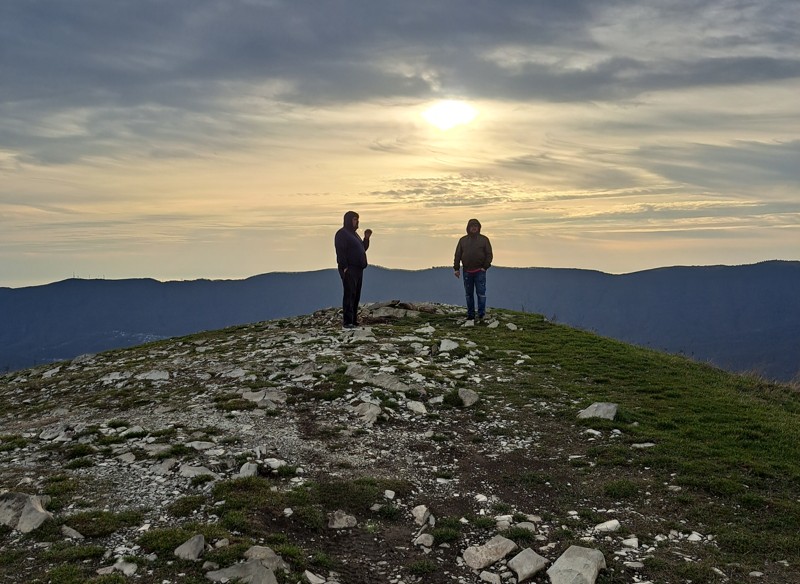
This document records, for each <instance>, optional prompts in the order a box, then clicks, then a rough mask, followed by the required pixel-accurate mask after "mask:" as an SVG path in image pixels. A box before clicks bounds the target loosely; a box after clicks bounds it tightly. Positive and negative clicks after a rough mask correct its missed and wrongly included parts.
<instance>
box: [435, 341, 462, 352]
mask: <svg viewBox="0 0 800 584" xmlns="http://www.w3.org/2000/svg"><path fill="white" fill-rule="evenodd" d="M455 349H458V343H457V342H456V341H453V340H450V339H442V342H441V343H439V352H440V353H449V352H450V351H454V350H455Z"/></svg>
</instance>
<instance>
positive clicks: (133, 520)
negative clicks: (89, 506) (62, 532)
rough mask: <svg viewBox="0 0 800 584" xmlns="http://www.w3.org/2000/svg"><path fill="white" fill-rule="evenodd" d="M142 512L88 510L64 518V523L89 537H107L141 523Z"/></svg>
mask: <svg viewBox="0 0 800 584" xmlns="http://www.w3.org/2000/svg"><path fill="white" fill-rule="evenodd" d="M141 521H142V513H141V512H139V511H123V512H120V513H111V512H109V511H86V512H83V513H77V514H75V515H71V516H69V517H67V518H65V519H64V523H65V524H66V525H68V526H69V527H71V528H72V529H74V530H76V531H77V532H78V533H80V534H81V535H83V536H84V537H87V538H92V537H105V536H107V535H111V534H112V533H114V532H116V531H118V530H120V529H123V528H126V527H133V526H136V525H139V523H140V522H141Z"/></svg>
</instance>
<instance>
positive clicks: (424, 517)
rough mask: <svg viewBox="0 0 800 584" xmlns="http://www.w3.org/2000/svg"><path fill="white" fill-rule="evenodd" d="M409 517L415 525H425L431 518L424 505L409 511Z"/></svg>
mask: <svg viewBox="0 0 800 584" xmlns="http://www.w3.org/2000/svg"><path fill="white" fill-rule="evenodd" d="M411 515H412V516H413V517H414V521H415V522H416V524H417V525H425V523H427V521H428V519H429V518H430V516H431V512H430V511H429V510H428V508H427V507H426V506H425V505H417V506H416V507H414V508H413V509H412V510H411Z"/></svg>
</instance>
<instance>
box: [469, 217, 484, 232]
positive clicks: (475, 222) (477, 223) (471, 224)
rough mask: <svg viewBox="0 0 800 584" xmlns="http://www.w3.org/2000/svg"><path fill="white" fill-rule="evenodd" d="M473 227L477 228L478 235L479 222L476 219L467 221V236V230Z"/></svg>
mask: <svg viewBox="0 0 800 584" xmlns="http://www.w3.org/2000/svg"><path fill="white" fill-rule="evenodd" d="M473 225H477V226H478V233H480V232H481V222H480V221H478V220H477V219H470V220H469V221H467V235H469V228H470V227H471V226H473Z"/></svg>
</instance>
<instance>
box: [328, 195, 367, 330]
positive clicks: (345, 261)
mask: <svg viewBox="0 0 800 584" xmlns="http://www.w3.org/2000/svg"><path fill="white" fill-rule="evenodd" d="M356 231H358V213H356V212H355V211H348V212H347V213H345V214H344V225H342V228H341V229H339V231H337V232H336V236H335V237H334V240H333V243H334V246H335V247H336V265H337V266H338V268H339V277H340V278H341V279H342V287H343V288H344V293H343V295H342V327H343V328H346V329H354V328H356V327H357V326H358V303H359V302H360V301H361V283H362V280H363V275H364V269H365V268H366V267H367V250H368V249H369V238H370V236H371V235H372V230H371V229H367V230H366V231H364V239H363V240H362V239H361V237H359V235H358V233H356Z"/></svg>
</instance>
